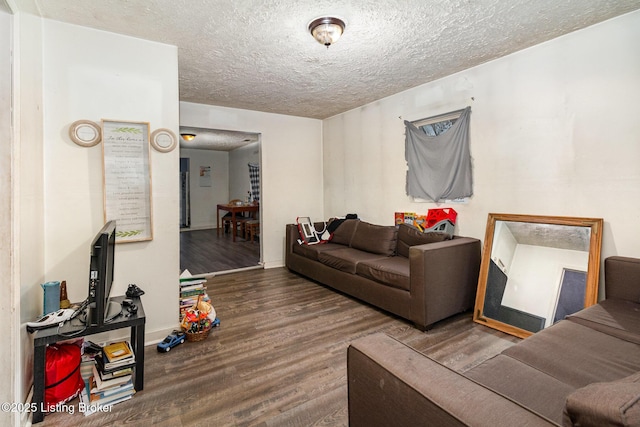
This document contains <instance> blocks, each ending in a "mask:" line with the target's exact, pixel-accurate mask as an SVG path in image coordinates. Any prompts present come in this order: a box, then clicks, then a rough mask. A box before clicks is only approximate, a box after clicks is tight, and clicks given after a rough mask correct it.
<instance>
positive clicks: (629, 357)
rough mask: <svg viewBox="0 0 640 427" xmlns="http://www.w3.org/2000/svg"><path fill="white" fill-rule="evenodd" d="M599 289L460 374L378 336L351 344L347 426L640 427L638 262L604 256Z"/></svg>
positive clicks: (406, 347)
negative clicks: (576, 308) (600, 293)
mask: <svg viewBox="0 0 640 427" xmlns="http://www.w3.org/2000/svg"><path fill="white" fill-rule="evenodd" d="M605 291H606V299H605V300H604V301H601V302H600V303H598V304H597V305H594V306H591V307H588V308H586V309H584V310H582V311H580V312H578V313H576V314H574V315H571V316H568V317H567V318H566V319H565V320H561V321H560V322H558V323H556V324H555V325H553V326H551V327H549V328H547V329H544V330H543V331H541V332H538V333H536V334H535V335H533V336H531V337H529V338H527V339H525V340H523V341H521V342H520V343H518V344H516V345H514V346H512V347H510V348H508V349H507V350H505V351H503V352H502V353H501V354H499V355H497V356H495V357H493V358H491V359H489V360H487V361H485V362H484V363H482V364H480V365H478V366H476V367H475V368H472V369H471V370H469V371H467V372H465V373H463V374H462V373H458V372H454V371H452V370H450V369H448V368H446V367H445V366H443V365H441V364H439V363H438V362H436V361H434V360H432V359H430V358H428V357H426V356H424V355H422V354H420V353H419V352H417V351H416V350H414V349H412V348H410V347H408V346H406V345H404V344H402V343H400V342H398V341H396V340H394V339H393V338H390V337H389V336H387V335H384V334H376V335H371V336H368V337H365V338H362V339H360V340H357V341H355V342H354V343H352V345H351V346H350V347H349V349H348V352H347V353H348V356H347V370H348V387H349V392H348V395H349V425H350V426H352V427H359V426H367V427H371V426H390V425H397V426H405V425H406V426H409V425H411V426H423V425H424V426H439V427H447V426H491V427H500V426H510V427H511V426H516V425H517V426H562V425H564V426H574V427H578V426H580V427H588V426H594V427H595V426H598V427H602V426H639V425H640V259H635V258H625V257H610V258H607V259H606V260H605Z"/></svg>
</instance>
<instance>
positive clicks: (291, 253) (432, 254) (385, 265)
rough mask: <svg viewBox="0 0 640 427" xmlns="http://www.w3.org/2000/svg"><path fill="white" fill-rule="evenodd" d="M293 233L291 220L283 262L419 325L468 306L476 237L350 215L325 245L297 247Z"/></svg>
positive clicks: (477, 248)
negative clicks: (429, 231) (379, 223)
mask: <svg viewBox="0 0 640 427" xmlns="http://www.w3.org/2000/svg"><path fill="white" fill-rule="evenodd" d="M317 226H318V225H316V227H317ZM298 239H299V233H298V229H297V227H296V225H294V224H289V225H287V229H286V253H285V261H286V266H287V267H288V268H289V269H290V270H291V271H294V272H296V273H299V274H302V275H304V276H306V277H308V278H310V279H313V280H315V281H318V282H320V283H322V284H324V285H327V286H330V287H332V288H334V289H336V290H339V291H341V292H344V293H346V294H349V295H351V296H353V297H355V298H358V299H360V300H363V301H366V302H368V303H370V304H372V305H374V306H376V307H379V308H381V309H383V310H386V311H389V312H391V313H394V314H396V315H398V316H400V317H403V318H405V319H407V320H410V321H412V322H413V323H414V324H415V325H416V327H418V328H419V329H421V330H425V329H428V328H429V327H430V326H431V325H432V324H433V323H435V322H437V321H439V320H442V319H444V318H446V317H449V316H452V315H453V314H456V313H460V312H462V311H465V310H468V309H471V308H472V307H473V304H474V298H475V291H476V286H477V281H478V272H479V269H480V251H481V249H480V241H479V240H477V239H472V238H468V237H459V236H453V238H451V236H449V235H447V234H444V233H421V232H420V231H418V230H417V229H415V228H413V227H410V226H408V225H404V224H402V225H400V226H398V227H396V226H381V225H374V224H370V223H367V222H365V221H360V220H357V219H349V220H346V221H344V222H342V223H341V224H340V226H339V227H338V228H337V229H336V230H335V231H334V233H333V236H332V238H331V240H330V242H329V243H324V244H317V245H305V244H300V243H298Z"/></svg>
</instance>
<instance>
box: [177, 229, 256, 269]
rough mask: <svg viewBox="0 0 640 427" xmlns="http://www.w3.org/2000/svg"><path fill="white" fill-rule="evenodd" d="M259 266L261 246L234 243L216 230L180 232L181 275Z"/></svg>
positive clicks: (239, 241) (238, 239)
mask: <svg viewBox="0 0 640 427" xmlns="http://www.w3.org/2000/svg"><path fill="white" fill-rule="evenodd" d="M259 263H260V242H258V241H256V242H253V243H251V242H249V241H246V240H244V239H243V238H241V237H236V241H235V242H234V241H233V240H232V236H231V234H229V233H226V234H225V233H223V232H221V233H220V236H218V234H217V232H216V229H215V228H213V229H207V230H188V231H181V232H180V271H184V270H185V269H187V270H189V272H190V273H191V274H193V275H196V274H205V273H212V272H220V271H228V270H236V269H240V268H246V267H254V266H257V265H259Z"/></svg>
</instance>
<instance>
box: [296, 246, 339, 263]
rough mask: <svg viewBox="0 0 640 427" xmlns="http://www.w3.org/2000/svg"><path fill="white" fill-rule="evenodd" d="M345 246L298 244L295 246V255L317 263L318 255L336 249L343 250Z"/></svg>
mask: <svg viewBox="0 0 640 427" xmlns="http://www.w3.org/2000/svg"><path fill="white" fill-rule="evenodd" d="M342 248H344V245H338V244H335V243H331V242H329V243H321V244H317V245H298V244H297V243H296V244H294V245H293V253H294V254H298V255H301V256H303V257H305V258H309V259H311V260H314V261H317V260H318V254H319V253H320V252H324V251H331V250H334V249H342Z"/></svg>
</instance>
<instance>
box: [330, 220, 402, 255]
mask: <svg viewBox="0 0 640 427" xmlns="http://www.w3.org/2000/svg"><path fill="white" fill-rule="evenodd" d="M341 227H342V226H341ZM397 235H398V229H397V228H396V226H395V225H375V224H369V223H368V222H364V221H360V224H358V227H357V228H356V232H355V233H354V235H353V239H351V247H353V248H356V249H360V250H362V251H365V252H371V253H374V254H380V255H386V256H391V255H393V254H394V253H395V251H396V237H397Z"/></svg>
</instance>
